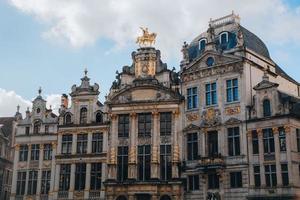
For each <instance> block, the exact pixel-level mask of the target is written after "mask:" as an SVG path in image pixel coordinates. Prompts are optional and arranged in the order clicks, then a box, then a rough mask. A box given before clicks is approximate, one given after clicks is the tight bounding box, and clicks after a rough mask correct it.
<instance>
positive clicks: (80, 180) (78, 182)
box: [75, 163, 86, 191]
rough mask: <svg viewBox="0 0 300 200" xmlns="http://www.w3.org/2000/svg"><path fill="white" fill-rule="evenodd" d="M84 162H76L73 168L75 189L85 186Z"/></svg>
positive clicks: (80, 189) (79, 189)
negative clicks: (74, 168)
mask: <svg viewBox="0 0 300 200" xmlns="http://www.w3.org/2000/svg"><path fill="white" fill-rule="evenodd" d="M85 174H86V163H77V164H76V170H75V190H77V191H82V190H84V188H85Z"/></svg>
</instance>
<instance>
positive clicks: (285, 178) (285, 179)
mask: <svg viewBox="0 0 300 200" xmlns="http://www.w3.org/2000/svg"><path fill="white" fill-rule="evenodd" d="M280 167H281V178H282V185H283V186H288V185H289V183H290V180H289V170H288V164H287V163H283V164H281V165H280Z"/></svg>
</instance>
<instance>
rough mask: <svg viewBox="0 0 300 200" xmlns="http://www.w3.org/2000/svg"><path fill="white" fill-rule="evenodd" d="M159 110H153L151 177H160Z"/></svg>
mask: <svg viewBox="0 0 300 200" xmlns="http://www.w3.org/2000/svg"><path fill="white" fill-rule="evenodd" d="M158 117H159V112H157V111H153V112H152V119H153V132H152V148H151V154H152V155H151V178H153V179H158V178H159V161H158V159H159V150H158V145H159V130H158Z"/></svg>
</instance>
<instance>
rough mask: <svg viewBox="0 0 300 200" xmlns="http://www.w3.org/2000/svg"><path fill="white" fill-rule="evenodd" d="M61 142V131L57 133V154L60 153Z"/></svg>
mask: <svg viewBox="0 0 300 200" xmlns="http://www.w3.org/2000/svg"><path fill="white" fill-rule="evenodd" d="M61 143H62V134H61V133H58V136H57V151H56V152H57V155H60V154H61Z"/></svg>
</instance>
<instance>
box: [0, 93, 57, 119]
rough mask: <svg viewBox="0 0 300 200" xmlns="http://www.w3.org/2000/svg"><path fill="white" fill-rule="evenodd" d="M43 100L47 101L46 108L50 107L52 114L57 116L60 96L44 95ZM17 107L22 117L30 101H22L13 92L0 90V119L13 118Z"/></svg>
mask: <svg viewBox="0 0 300 200" xmlns="http://www.w3.org/2000/svg"><path fill="white" fill-rule="evenodd" d="M45 100H46V101H47V108H49V107H50V105H51V106H52V110H53V112H54V113H55V114H57V113H58V109H59V106H60V95H58V94H51V95H46V98H45ZM17 105H19V106H20V112H21V113H22V115H23V117H24V116H25V111H26V110H27V107H29V108H31V106H32V103H31V100H27V99H24V98H23V97H21V96H20V95H18V94H16V92H15V91H7V90H5V89H2V88H0V117H12V116H14V114H15V113H16V111H17Z"/></svg>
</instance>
